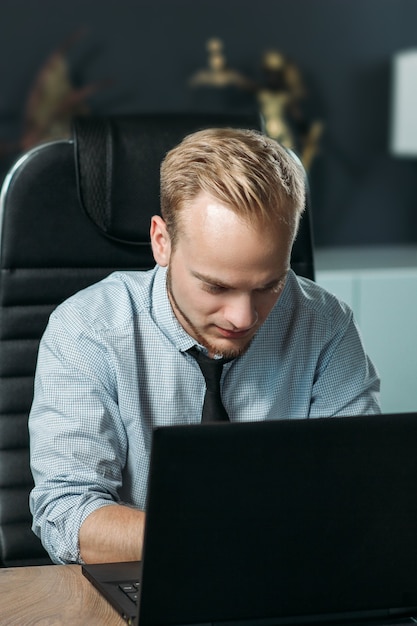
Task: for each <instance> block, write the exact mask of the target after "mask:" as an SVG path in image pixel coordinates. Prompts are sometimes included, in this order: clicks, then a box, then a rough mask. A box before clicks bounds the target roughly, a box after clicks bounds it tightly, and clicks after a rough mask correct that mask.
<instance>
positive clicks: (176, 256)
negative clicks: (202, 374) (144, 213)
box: [151, 193, 291, 358]
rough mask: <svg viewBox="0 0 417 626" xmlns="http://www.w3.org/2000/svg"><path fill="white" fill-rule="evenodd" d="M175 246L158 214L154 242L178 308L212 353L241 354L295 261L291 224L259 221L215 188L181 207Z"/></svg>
mask: <svg viewBox="0 0 417 626" xmlns="http://www.w3.org/2000/svg"><path fill="white" fill-rule="evenodd" d="M180 220H181V224H180V228H179V235H178V239H177V243H176V246H175V249H174V250H172V249H171V245H170V240H169V235H168V233H167V232H166V228H165V223H164V221H163V220H162V219H161V218H159V217H154V218H153V221H152V227H151V239H152V247H153V251H154V256H155V260H156V262H157V263H159V265H162V266H168V281H167V289H168V295H169V298H170V302H171V305H172V309H173V311H174V313H175V316H176V317H177V319H178V321H179V322H180V324H181V325H182V326H183V328H184V329H185V330H186V331H187V332H188V334H189V335H191V336H192V337H194V339H195V340H196V341H197V342H199V343H200V344H202V345H203V346H205V347H206V348H207V349H208V351H209V354H210V356H213V355H214V354H221V355H223V356H225V357H228V358H232V357H236V356H238V355H240V354H242V353H243V352H245V350H246V349H247V348H248V347H249V345H250V342H251V340H252V339H253V337H254V335H255V333H256V331H257V330H258V329H259V327H260V326H261V325H262V324H263V323H264V321H265V320H266V318H267V316H268V315H269V313H270V311H271V309H272V308H273V306H274V304H275V303H276V301H277V300H278V298H279V296H280V294H281V292H282V289H283V286H284V282H285V276H286V273H287V270H288V267H289V258H290V251H291V241H290V233H289V229H288V228H287V227H286V226H285V225H280V226H279V227H277V228H276V229H271V228H267V227H263V228H262V227H261V226H259V225H251V224H248V223H246V222H245V221H243V220H242V219H241V218H239V217H238V216H237V215H236V214H235V213H234V212H233V211H231V210H230V209H229V208H228V207H226V206H224V205H222V204H221V203H220V202H219V201H217V200H215V199H213V198H212V197H211V196H209V195H208V194H205V193H202V194H200V195H199V196H198V197H197V198H196V199H195V200H194V202H193V204H192V206H189V207H187V208H184V209H183V210H182V212H181V217H180Z"/></svg>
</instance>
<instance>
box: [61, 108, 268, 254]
mask: <svg viewBox="0 0 417 626" xmlns="http://www.w3.org/2000/svg"><path fill="white" fill-rule="evenodd" d="M227 126H231V127H235V128H239V127H241V128H255V129H258V130H259V129H260V119H259V117H258V116H257V115H254V116H246V115H245V116H242V115H236V116H231V115H210V114H191V115H188V114H149V115H131V116H115V117H80V118H76V119H75V120H74V122H73V137H74V146H75V163H76V173H77V186H78V196H79V200H80V203H81V205H82V207H83V209H84V210H85V212H86V213H87V215H88V216H89V217H90V219H91V220H92V221H93V222H94V224H95V225H96V226H97V227H98V228H99V230H100V231H101V232H102V233H103V234H104V235H105V236H107V237H110V238H111V239H114V240H118V241H122V242H123V243H131V244H133V245H135V244H143V242H144V241H146V242H147V241H149V225H150V220H151V217H152V216H153V215H156V214H158V213H159V212H160V202H159V197H160V192H159V170H160V164H161V161H162V159H163V158H164V156H165V154H166V153H167V152H168V151H169V150H170V149H171V148H173V147H174V146H175V145H177V144H178V143H179V142H180V141H181V140H182V139H183V138H184V137H185V136H186V135H188V134H189V133H192V132H195V131H197V130H200V129H203V128H212V127H227Z"/></svg>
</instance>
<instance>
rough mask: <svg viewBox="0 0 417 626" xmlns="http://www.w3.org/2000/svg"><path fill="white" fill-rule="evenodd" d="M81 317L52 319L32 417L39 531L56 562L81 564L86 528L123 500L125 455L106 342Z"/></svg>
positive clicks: (63, 312) (62, 314)
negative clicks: (94, 514)
mask: <svg viewBox="0 0 417 626" xmlns="http://www.w3.org/2000/svg"><path fill="white" fill-rule="evenodd" d="M75 318H77V312H76V311H75V310H73V309H72V308H71V307H70V306H65V307H63V308H60V309H59V310H58V311H56V312H55V313H54V314H53V315H52V316H51V319H50V322H49V325H48V328H47V330H46V332H45V334H44V337H43V339H42V341H41V345H40V349H39V355H38V365H37V373H36V377H35V394H34V402H33V406H32V410H31V413H30V417H29V433H30V450H31V468H32V473H33V477H34V481H35V487H34V489H33V490H32V493H31V496H30V508H31V512H32V515H33V531H34V532H35V534H36V535H38V536H39V537H40V538H41V540H42V543H43V545H44V547H45V548H46V550H47V551H48V553H49V554H50V556H51V558H52V560H53V561H54V562H56V563H73V562H80V560H81V559H80V554H79V546H78V533H79V529H80V526H81V525H82V523H83V521H84V520H85V518H86V517H87V516H88V515H89V514H90V513H92V512H93V511H94V510H95V509H97V508H99V507H102V506H106V505H108V504H113V503H114V502H117V501H118V490H119V489H120V486H121V482H122V471H123V466H124V463H125V458H126V449H127V441H126V433H125V429H124V427H123V424H122V423H121V420H120V415H119V411H118V406H117V397H116V396H115V385H114V381H112V379H111V375H112V373H111V372H112V371H111V368H109V367H108V359H107V354H106V348H105V342H103V340H102V337H95V336H94V333H92V332H83V323H82V320H80V319H75ZM73 328H77V329H78V330H77V332H76V333H75V332H71V329H73ZM64 355H65V356H64Z"/></svg>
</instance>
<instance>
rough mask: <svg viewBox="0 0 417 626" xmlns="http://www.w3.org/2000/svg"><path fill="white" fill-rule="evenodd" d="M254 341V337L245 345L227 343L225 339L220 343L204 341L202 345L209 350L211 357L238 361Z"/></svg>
mask: <svg viewBox="0 0 417 626" xmlns="http://www.w3.org/2000/svg"><path fill="white" fill-rule="evenodd" d="M252 339H253V337H252V338H251V339H249V340H247V341H246V342H245V343H243V342H242V343H239V342H236V341H227V340H225V339H224V340H220V341H219V340H217V341H215V340H214V341H210V340H205V339H204V340H202V341H201V342H200V343H202V345H203V346H204V347H206V348H207V350H208V351H209V353H210V354H211V355H214V354H217V355H219V356H222V357H223V358H225V359H236V358H237V357H238V356H242V354H244V353H245V352H246V351H247V350H248V348H249V346H250V344H251V343H252Z"/></svg>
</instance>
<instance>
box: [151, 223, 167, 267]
mask: <svg viewBox="0 0 417 626" xmlns="http://www.w3.org/2000/svg"><path fill="white" fill-rule="evenodd" d="M150 234H151V246H152V253H153V257H154V259H155V261H156V263H158V265H161V266H162V267H167V265H168V263H169V259H170V256H171V239H170V237H169V235H168V231H167V227H166V224H165V222H164V220H163V219H162V217H160V216H159V215H154V216H153V217H152V219H151V231H150Z"/></svg>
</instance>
